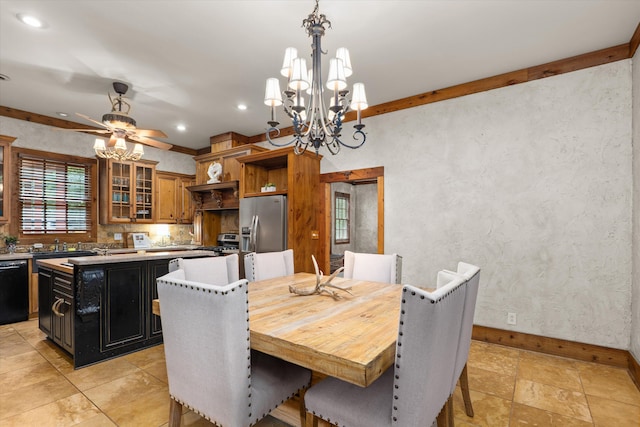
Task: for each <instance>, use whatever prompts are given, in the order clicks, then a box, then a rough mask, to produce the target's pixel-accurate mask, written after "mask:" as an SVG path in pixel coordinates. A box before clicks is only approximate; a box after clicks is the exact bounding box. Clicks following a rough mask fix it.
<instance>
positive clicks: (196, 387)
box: [157, 270, 251, 425]
mask: <svg viewBox="0 0 640 427" xmlns="http://www.w3.org/2000/svg"><path fill="white" fill-rule="evenodd" d="M180 272H181V270H176V271H174V272H172V273H169V274H167V275H165V276H162V277H160V278H158V279H157V283H158V296H159V298H160V307H161V310H162V329H163V330H162V334H163V337H164V349H165V359H166V365H167V375H168V379H169V393H170V394H171V396H172V397H173V398H174V399H175V400H176V401H178V402H181V403H183V404H185V405H187V406H188V407H191V408H196V409H197V410H198V412H199V413H201V414H203V415H205V416H206V417H209V418H210V419H212V420H216V422H218V423H220V424H222V425H246V424H247V420H249V418H250V415H251V406H250V403H251V397H250V391H251V363H250V359H251V356H250V348H249V319H248V308H249V306H248V300H247V281H246V280H239V281H237V282H233V283H230V284H227V285H225V286H214V285H207V284H205V283H194V282H190V281H188V280H181V279H176V278H174V277H180V276H182V274H179V273H180Z"/></svg>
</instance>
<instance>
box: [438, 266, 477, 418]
mask: <svg viewBox="0 0 640 427" xmlns="http://www.w3.org/2000/svg"><path fill="white" fill-rule="evenodd" d="M441 273H447V274H458V275H460V276H462V277H464V279H465V281H466V287H467V292H466V297H465V302H464V313H463V314H462V325H461V328H462V329H461V331H460V343H459V344H458V351H457V353H456V366H455V370H454V377H453V384H452V385H451V393H453V392H454V390H455V387H456V384H457V382H458V380H459V381H460V390H461V391H462V400H463V402H464V410H465V412H466V414H467V416H469V417H473V405H472V403H471V395H470V393H469V379H468V377H467V360H468V358H469V349H470V347H471V334H472V330H473V316H474V314H475V311H476V300H477V298H478V288H479V285H480V268H479V267H478V266H475V265H473V264H467V263H465V262H459V263H458V268H457V271H455V272H451V271H447V270H445V271H444V272H441ZM438 286H441V284H440V283H438Z"/></svg>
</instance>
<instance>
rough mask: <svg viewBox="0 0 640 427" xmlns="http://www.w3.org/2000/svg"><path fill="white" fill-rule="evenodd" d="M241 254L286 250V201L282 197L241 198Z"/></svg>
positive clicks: (284, 197)
mask: <svg viewBox="0 0 640 427" xmlns="http://www.w3.org/2000/svg"><path fill="white" fill-rule="evenodd" d="M240 232H241V236H240V251H241V252H278V251H284V250H285V249H287V198H286V196H284V195H273V196H261V197H248V198H243V199H240Z"/></svg>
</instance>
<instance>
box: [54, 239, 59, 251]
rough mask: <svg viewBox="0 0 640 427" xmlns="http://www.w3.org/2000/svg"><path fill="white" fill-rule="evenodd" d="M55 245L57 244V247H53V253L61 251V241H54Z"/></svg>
mask: <svg viewBox="0 0 640 427" xmlns="http://www.w3.org/2000/svg"><path fill="white" fill-rule="evenodd" d="M53 243H55V246H54V247H53V251H54V252H58V251H59V250H60V248H59V247H58V245H59V244H60V239H53Z"/></svg>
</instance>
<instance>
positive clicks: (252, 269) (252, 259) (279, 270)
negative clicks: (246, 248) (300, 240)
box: [244, 249, 294, 282]
mask: <svg viewBox="0 0 640 427" xmlns="http://www.w3.org/2000/svg"><path fill="white" fill-rule="evenodd" d="M293 267H294V264H293V249H287V250H286V251H282V252H264V253H256V252H251V253H248V254H246V255H245V256H244V275H245V277H246V278H247V280H248V281H250V282H254V281H256V280H266V279H273V278H274V277H281V276H289V275H291V274H293V273H294V268H293Z"/></svg>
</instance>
